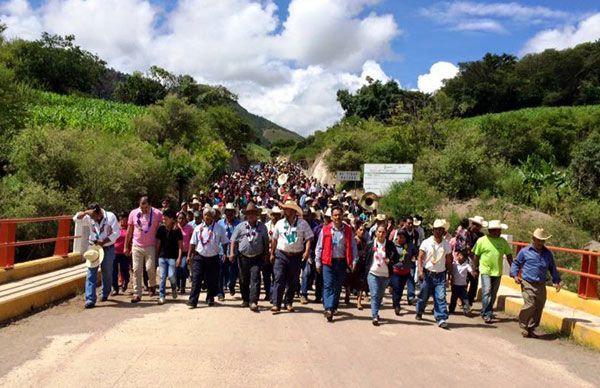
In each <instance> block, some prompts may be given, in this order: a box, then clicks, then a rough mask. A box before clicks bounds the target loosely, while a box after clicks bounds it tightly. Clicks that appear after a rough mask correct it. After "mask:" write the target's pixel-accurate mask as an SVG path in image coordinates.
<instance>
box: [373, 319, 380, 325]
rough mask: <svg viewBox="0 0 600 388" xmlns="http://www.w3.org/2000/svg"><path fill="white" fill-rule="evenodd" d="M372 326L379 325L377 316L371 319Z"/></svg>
mask: <svg viewBox="0 0 600 388" xmlns="http://www.w3.org/2000/svg"><path fill="white" fill-rule="evenodd" d="M373 326H379V318H375V319H373Z"/></svg>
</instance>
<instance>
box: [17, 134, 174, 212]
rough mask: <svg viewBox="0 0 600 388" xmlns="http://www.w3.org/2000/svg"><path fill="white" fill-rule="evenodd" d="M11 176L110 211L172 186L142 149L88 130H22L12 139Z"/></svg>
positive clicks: (144, 147)
mask: <svg viewBox="0 0 600 388" xmlns="http://www.w3.org/2000/svg"><path fill="white" fill-rule="evenodd" d="M11 170H12V171H14V173H15V176H16V177H17V178H18V179H19V180H20V181H23V182H29V181H33V182H36V183H37V184H39V185H41V186H43V187H48V188H54V189H55V190H58V191H60V192H64V193H69V192H76V193H77V195H78V196H79V199H80V202H81V203H88V202H91V201H98V202H100V203H103V204H108V205H107V206H110V208H111V209H113V210H115V211H116V210H126V209H130V208H131V207H132V206H133V205H134V204H135V203H136V201H137V200H138V199H139V196H140V195H141V194H144V193H145V194H148V195H150V196H151V197H152V198H154V199H155V200H158V198H160V197H162V195H163V194H164V193H165V192H166V191H167V190H168V188H169V186H170V185H171V184H172V181H170V179H169V176H168V175H167V172H166V168H165V165H164V163H163V162H162V161H161V160H160V159H158V158H156V157H155V156H154V153H153V150H152V148H151V147H150V146H149V145H148V144H147V143H144V142H142V141H140V140H139V139H137V138H135V137H134V136H131V135H121V136H119V137H115V136H113V135H111V134H110V133H105V132H100V131H94V130H89V129H83V130H79V129H70V128H67V129H57V128H54V127H49V126H46V127H32V128H28V129H25V130H24V131H23V132H22V133H21V134H20V135H19V136H18V137H17V138H16V139H15V142H14V147H13V151H12V155H11Z"/></svg>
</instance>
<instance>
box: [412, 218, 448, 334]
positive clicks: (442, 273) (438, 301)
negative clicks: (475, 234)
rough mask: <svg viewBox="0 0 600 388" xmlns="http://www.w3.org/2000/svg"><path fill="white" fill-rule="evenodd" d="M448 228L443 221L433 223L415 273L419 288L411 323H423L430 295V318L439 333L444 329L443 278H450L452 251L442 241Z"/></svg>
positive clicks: (445, 313)
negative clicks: (431, 233)
mask: <svg viewBox="0 0 600 388" xmlns="http://www.w3.org/2000/svg"><path fill="white" fill-rule="evenodd" d="M449 227H450V225H449V224H448V222H447V221H446V220H435V222H434V223H433V236H431V237H429V238H428V239H426V240H425V241H423V243H422V244H421V247H420V248H419V257H418V259H417V273H418V276H419V280H420V281H421V285H420V291H419V297H418V298H417V309H416V310H417V311H416V316H415V319H416V320H418V321H420V320H422V319H423V312H425V306H426V305H427V301H428V300H429V295H430V294H433V316H434V318H435V321H436V322H437V325H438V326H439V327H441V328H443V329H446V328H447V327H448V324H447V323H446V321H447V320H448V306H447V304H446V276H449V277H450V278H451V277H452V248H451V247H450V243H449V242H448V241H447V240H445V239H444V235H445V234H446V233H447V232H448V228H449ZM450 283H452V282H450Z"/></svg>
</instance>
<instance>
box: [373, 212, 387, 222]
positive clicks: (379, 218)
mask: <svg viewBox="0 0 600 388" xmlns="http://www.w3.org/2000/svg"><path fill="white" fill-rule="evenodd" d="M385 220H387V216H386V215H385V214H383V213H379V214H377V217H375V221H385Z"/></svg>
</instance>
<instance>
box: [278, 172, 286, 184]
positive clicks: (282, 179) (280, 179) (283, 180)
mask: <svg viewBox="0 0 600 388" xmlns="http://www.w3.org/2000/svg"><path fill="white" fill-rule="evenodd" d="M287 181H288V174H285V173H283V174H281V175H279V176H278V177H277V183H279V186H283V185H285V184H286V182H287Z"/></svg>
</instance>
